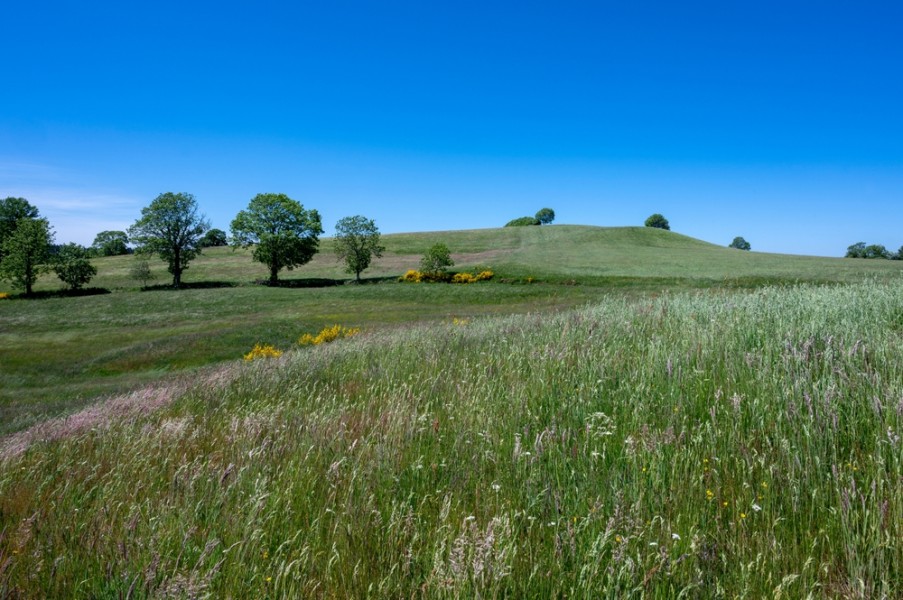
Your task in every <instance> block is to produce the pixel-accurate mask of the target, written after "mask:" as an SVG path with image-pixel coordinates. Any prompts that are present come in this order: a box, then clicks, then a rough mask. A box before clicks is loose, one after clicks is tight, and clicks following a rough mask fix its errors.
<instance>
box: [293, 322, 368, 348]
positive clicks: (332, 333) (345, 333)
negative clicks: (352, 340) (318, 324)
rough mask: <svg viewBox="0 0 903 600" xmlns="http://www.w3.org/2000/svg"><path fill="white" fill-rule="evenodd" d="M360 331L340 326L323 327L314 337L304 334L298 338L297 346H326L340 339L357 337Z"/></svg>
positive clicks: (355, 328)
mask: <svg viewBox="0 0 903 600" xmlns="http://www.w3.org/2000/svg"><path fill="white" fill-rule="evenodd" d="M360 332H361V330H360V329H359V328H357V327H342V326H341V325H333V326H332V327H324V328H323V329H322V330H320V333H318V334H317V335H316V336H313V335H311V334H309V333H305V334H304V335H302V336H301V337H300V338H298V344H299V345H301V346H319V345H320V344H328V343H330V342H334V341H335V340H337V339H340V338H349V337H351V336H354V335H357V334H359V333H360Z"/></svg>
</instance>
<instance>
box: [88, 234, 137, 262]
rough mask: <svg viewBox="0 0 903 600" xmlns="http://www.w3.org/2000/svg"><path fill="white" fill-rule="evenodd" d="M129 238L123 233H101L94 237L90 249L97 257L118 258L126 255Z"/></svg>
mask: <svg viewBox="0 0 903 600" xmlns="http://www.w3.org/2000/svg"><path fill="white" fill-rule="evenodd" d="M128 242H129V236H128V235H126V233H125V232H124V231H101V232H100V233H98V234H97V235H96V236H95V237H94V243H93V244H91V248H92V249H93V250H94V252H95V253H96V255H97V256H119V255H122V254H128V253H129V248H128V246H127V244H128Z"/></svg>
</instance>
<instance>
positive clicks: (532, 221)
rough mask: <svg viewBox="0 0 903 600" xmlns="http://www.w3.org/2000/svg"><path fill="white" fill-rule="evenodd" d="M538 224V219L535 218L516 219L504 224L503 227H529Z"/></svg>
mask: <svg viewBox="0 0 903 600" xmlns="http://www.w3.org/2000/svg"><path fill="white" fill-rule="evenodd" d="M539 224H540V222H539V219H537V218H536V217H518V218H516V219H511V220H510V221H508V222H507V223H505V227H529V226H530V225H539Z"/></svg>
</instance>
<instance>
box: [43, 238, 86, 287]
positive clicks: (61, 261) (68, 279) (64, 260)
mask: <svg viewBox="0 0 903 600" xmlns="http://www.w3.org/2000/svg"><path fill="white" fill-rule="evenodd" d="M53 270H54V272H56V276H57V277H59V278H60V281H62V282H63V283H65V284H66V285H67V286H69V289H70V290H77V289H79V288H81V287H82V286H84V285H87V284H88V283H89V282H90V281H91V278H92V277H94V276H95V275H97V267H95V266H94V265H92V264H91V261H90V260H89V258H88V250H87V249H86V248H84V247H82V246H80V245H78V244H71V243H70V244H63V245H62V246H60V248H59V250H58V251H57V253H56V256H54V257H53Z"/></svg>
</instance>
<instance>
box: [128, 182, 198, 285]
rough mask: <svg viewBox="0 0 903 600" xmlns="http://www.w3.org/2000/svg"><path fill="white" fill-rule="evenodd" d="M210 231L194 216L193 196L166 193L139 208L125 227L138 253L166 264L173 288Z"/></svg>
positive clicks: (196, 207) (179, 283)
mask: <svg viewBox="0 0 903 600" xmlns="http://www.w3.org/2000/svg"><path fill="white" fill-rule="evenodd" d="M209 228H210V225H209V223H208V222H207V220H206V219H205V218H204V217H203V215H199V214H198V206H197V202H195V200H194V196H192V195H191V194H187V193H173V192H166V193H163V194H160V195H159V196H157V197H156V198H155V199H154V201H153V202H151V203H150V205H149V206H146V207H144V208H142V209H141V218H140V219H138V220H137V221H135V223H134V225H132V226H131V227H130V228H129V238H130V239H131V240H132V242H133V243H135V244H136V245H137V250H138V252H142V253H147V254H156V255H158V256H159V257H160V258H161V259H163V260H164V261H166V263H167V265H168V270H169V272H170V273H171V274H172V285H173V287H179V286H180V285H181V284H182V273H183V272H184V271H185V269H187V268H188V263H189V262H191V261H192V260H193V259H194V258H195V257H196V256H197V255H198V254H200V252H201V246H200V240H201V236H203V235H204V232H205V231H207V229H209Z"/></svg>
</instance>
